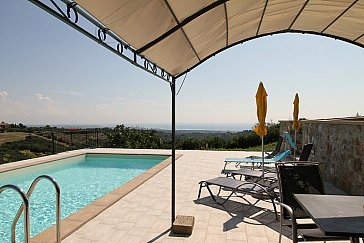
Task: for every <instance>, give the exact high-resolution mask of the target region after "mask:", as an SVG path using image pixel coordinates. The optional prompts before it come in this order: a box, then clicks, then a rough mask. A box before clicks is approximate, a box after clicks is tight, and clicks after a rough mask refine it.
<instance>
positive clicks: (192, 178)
mask: <svg viewBox="0 0 364 243" xmlns="http://www.w3.org/2000/svg"><path fill="white" fill-rule="evenodd" d="M122 151H123V153H125V152H126V153H137V154H138V153H147V154H158V153H163V154H166V153H170V151H166V150H122ZM177 153H178V154H183V156H182V157H180V158H179V159H178V160H177V162H176V213H177V214H183V215H193V216H195V227H194V230H193V233H192V235H191V236H189V237H181V236H173V235H171V233H170V232H169V227H170V224H171V218H170V217H171V166H168V167H166V168H165V169H163V170H162V171H160V172H159V173H158V174H156V175H155V176H153V177H152V178H150V179H149V180H148V181H146V182H145V183H144V184H142V185H141V186H139V187H138V188H137V189H135V190H134V191H131V192H130V193H129V194H127V195H126V196H124V197H123V198H121V199H120V200H119V201H117V202H116V203H115V204H114V205H112V206H111V207H109V208H108V209H106V210H105V211H103V212H102V213H101V214H99V215H98V216H97V217H95V218H94V219H92V220H91V221H89V222H88V223H86V224H85V225H83V226H82V227H81V228H79V229H78V230H77V231H75V232H74V233H72V234H71V235H70V236H68V237H67V238H66V239H64V240H63V241H62V242H64V243H74V242H90V243H93V242H105V243H106V242H107V243H109V242H119V243H120V242H128V243H131V242H209V243H210V242H219V243H220V242H241V243H259V242H264V243H266V242H267V243H273V242H278V233H277V232H278V227H279V223H278V222H277V221H276V220H275V218H274V214H273V213H272V211H271V205H270V204H269V203H266V202H258V203H257V205H256V207H252V206H249V205H248V204H247V203H246V202H244V201H243V200H242V199H240V198H234V199H232V200H231V201H229V202H228V203H227V204H226V208H227V209H228V211H226V208H224V207H222V206H218V205H217V204H215V203H214V202H213V201H212V199H211V197H209V196H208V193H207V191H206V190H203V191H202V195H201V199H200V200H196V198H197V193H198V182H199V181H200V180H202V179H209V178H213V177H216V176H219V175H220V171H221V169H222V167H223V159H224V158H225V157H243V156H249V155H252V154H255V155H259V153H248V152H237V151H177ZM247 199H249V200H250V201H251V202H255V201H254V200H253V199H252V198H248V197H247ZM265 208H268V209H269V210H265ZM282 242H290V240H289V239H288V238H286V237H284V239H283V241H282Z"/></svg>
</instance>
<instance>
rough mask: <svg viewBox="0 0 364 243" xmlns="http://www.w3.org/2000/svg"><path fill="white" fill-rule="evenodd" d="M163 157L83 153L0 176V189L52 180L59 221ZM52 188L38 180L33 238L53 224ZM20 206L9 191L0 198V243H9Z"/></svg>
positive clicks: (19, 236) (20, 232)
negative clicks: (41, 177)
mask: <svg viewBox="0 0 364 243" xmlns="http://www.w3.org/2000/svg"><path fill="white" fill-rule="evenodd" d="M168 157H169V156H167V155H126V154H85V155H79V156H74V157H71V158H66V159H61V160H57V161H53V162H50V163H44V164H40V165H35V166H30V167H26V168H21V169H16V170H12V171H8V172H3V173H1V174H0V178H1V179H0V186H1V185H5V184H14V185H17V186H19V187H20V188H22V189H23V190H24V191H25V192H26V191H27V190H28V188H29V186H30V184H31V183H32V181H33V180H34V179H35V178H36V177H37V176H39V175H42V174H46V175H49V176H51V177H53V178H54V179H55V180H56V181H57V183H58V184H59V186H60V188H61V216H62V219H63V218H65V217H67V216H69V215H70V214H72V213H74V212H76V211H78V210H80V209H81V208H83V207H85V206H86V205H88V204H90V203H91V202H93V201H95V200H96V199H98V198H100V197H102V196H104V195H106V194H108V193H109V192H110V191H112V190H114V189H115V188H117V187H119V186H121V185H123V184H124V183H126V182H127V181H129V180H130V179H132V178H134V177H136V176H138V175H140V174H142V173H143V172H145V171H146V170H148V169H150V168H152V167H153V166H155V165H157V164H158V163H160V162H162V161H163V160H165V159H167V158H168ZM55 198H56V196H55V189H54V187H53V186H52V185H51V183H50V182H48V181H45V180H44V181H41V182H39V183H38V186H37V187H36V189H35V190H34V192H33V194H32V196H31V198H30V200H29V202H30V232H31V236H34V235H37V234H39V233H40V232H42V231H43V230H45V229H47V228H48V227H50V226H51V225H53V224H54V223H55V220H56V218H55V214H56V213H55V205H56V203H55ZM20 205H21V199H20V196H18V195H17V194H16V193H15V192H12V191H4V192H3V193H2V194H1V195H0V242H10V239H11V232H10V228H11V223H12V221H13V218H14V216H15V214H16V212H17V210H18V208H19V206H20ZM16 232H17V235H16V236H17V242H21V241H22V240H23V216H21V218H20V219H19V223H18V224H17V228H16Z"/></svg>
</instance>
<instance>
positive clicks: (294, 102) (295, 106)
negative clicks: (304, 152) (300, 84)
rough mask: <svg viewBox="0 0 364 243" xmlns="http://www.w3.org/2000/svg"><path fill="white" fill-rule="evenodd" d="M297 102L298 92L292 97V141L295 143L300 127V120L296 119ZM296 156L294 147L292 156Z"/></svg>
mask: <svg viewBox="0 0 364 243" xmlns="http://www.w3.org/2000/svg"><path fill="white" fill-rule="evenodd" d="M299 104H300V99H299V97H298V93H296V95H295V97H294V101H293V124H292V128H293V130H294V143H295V144H297V141H296V140H297V131H298V129H300V126H301V124H300V122H299V121H298V113H299ZM295 156H296V149H294V152H293V157H295Z"/></svg>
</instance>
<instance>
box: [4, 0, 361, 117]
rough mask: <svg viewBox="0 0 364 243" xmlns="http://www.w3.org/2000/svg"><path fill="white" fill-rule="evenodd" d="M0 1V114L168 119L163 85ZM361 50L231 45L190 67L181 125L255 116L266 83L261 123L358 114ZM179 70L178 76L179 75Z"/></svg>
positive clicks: (290, 41)
mask: <svg viewBox="0 0 364 243" xmlns="http://www.w3.org/2000/svg"><path fill="white" fill-rule="evenodd" d="M1 4H2V5H1V8H0V30H1V31H0V41H1V45H0V111H1V112H0V120H1V121H2V120H4V121H6V122H9V123H19V122H22V123H25V124H120V123H124V124H145V123H169V122H170V119H171V118H170V117H171V104H170V102H171V94H170V89H169V86H168V84H167V83H165V82H163V81H161V80H159V79H157V78H155V77H154V76H152V75H150V74H148V73H146V72H144V71H143V70H141V69H138V68H136V67H134V66H132V65H130V64H129V63H128V62H126V61H124V60H123V59H121V58H119V57H118V56H116V55H115V54H113V53H111V52H109V51H108V50H106V49H104V48H103V47H101V46H100V45H98V44H96V43H94V42H93V41H91V40H90V39H88V38H87V37H85V36H83V35H82V34H80V33H79V32H77V31H75V30H73V29H72V28H71V27H69V26H67V25H66V24H64V23H63V22H61V21H59V20H57V19H55V18H54V17H53V16H51V15H49V14H48V13H46V12H44V11H43V10H41V9H39V8H37V7H36V6H34V5H33V4H31V3H30V2H28V1H25V0H3V1H2V3H1ZM363 63H364V49H362V48H359V47H357V46H354V45H351V44H349V43H344V42H341V41H337V40H333V39H328V38H324V37H319V36H312V35H307V34H306V35H302V34H283V35H276V36H271V37H264V38H260V39H256V40H253V41H249V42H247V43H245V44H242V45H238V46H235V47H233V48H230V49H228V50H226V51H224V52H222V53H220V54H219V55H217V56H216V57H214V58H211V59H210V60H209V61H206V62H205V63H203V64H202V65H200V66H199V67H197V68H196V69H195V70H193V71H192V72H190V73H189V74H188V75H187V78H186V81H185V84H184V86H183V88H182V90H181V93H180V94H179V95H178V96H177V99H176V101H177V123H180V124H181V123H210V124H219V123H224V124H226V123H242V124H243V123H254V122H256V108H255V93H256V90H257V88H258V84H259V82H260V81H263V83H264V85H265V88H266V90H267V93H268V114H267V121H269V120H272V121H275V122H276V121H278V120H286V119H291V118H292V111H293V104H292V102H293V99H294V95H295V93H296V92H298V93H299V96H300V117H304V118H308V119H316V118H327V117H343V116H353V115H355V114H356V113H359V114H361V115H363V114H364V99H363V90H364V83H363V81H364V72H363ZM182 79H183V78H180V79H179V80H178V82H179V83H180V82H181V81H182Z"/></svg>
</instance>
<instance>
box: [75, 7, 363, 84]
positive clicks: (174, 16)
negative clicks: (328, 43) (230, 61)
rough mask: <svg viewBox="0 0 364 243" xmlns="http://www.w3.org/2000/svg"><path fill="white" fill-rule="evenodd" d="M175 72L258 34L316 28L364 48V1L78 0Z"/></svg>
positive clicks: (259, 35)
mask: <svg viewBox="0 0 364 243" xmlns="http://www.w3.org/2000/svg"><path fill="white" fill-rule="evenodd" d="M75 2H77V4H78V5H79V6H81V7H82V8H83V9H84V10H86V11H87V12H88V13H89V14H91V15H92V16H93V17H95V18H96V19H97V20H98V21H99V22H101V23H102V24H103V25H104V26H106V27H107V28H109V29H110V30H111V31H112V32H113V33H115V34H116V35H118V36H119V37H120V38H121V39H123V40H125V41H126V42H127V43H128V44H130V45H131V46H132V47H134V48H135V49H137V50H138V52H139V53H140V54H141V55H143V56H145V57H147V58H148V59H149V60H151V61H152V62H154V63H155V64H157V65H158V66H159V67H161V68H163V69H164V70H166V71H167V72H169V73H170V74H172V75H173V76H175V77H178V76H180V75H181V74H183V73H185V72H186V71H188V70H190V69H192V68H193V67H195V66H197V65H198V64H200V63H201V62H203V61H204V60H206V59H208V58H209V57H211V56H213V55H215V54H216V53H218V52H220V51H222V50H224V49H226V48H229V47H231V46H233V45H235V44H238V43H241V42H244V41H247V40H250V39H254V38H257V37H261V36H265V35H270V34H275V33H283V32H298V33H312V34H319V35H324V36H328V37H333V38H337V39H341V40H344V41H347V42H350V43H353V44H355V45H358V46H361V47H364V0H269V1H268V0H264V1H263V0H229V1H228V0H217V1H213V0H93V1H89V0H75Z"/></svg>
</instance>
